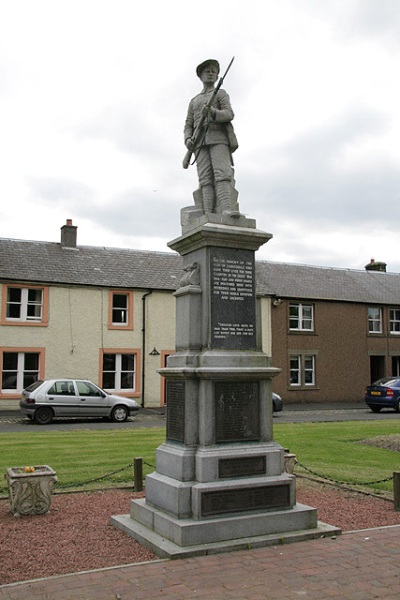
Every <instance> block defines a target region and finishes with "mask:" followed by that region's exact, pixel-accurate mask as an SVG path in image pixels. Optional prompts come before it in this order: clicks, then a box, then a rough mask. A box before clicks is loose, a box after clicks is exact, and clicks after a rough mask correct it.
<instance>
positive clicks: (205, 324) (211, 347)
mask: <svg viewBox="0 0 400 600" xmlns="http://www.w3.org/2000/svg"><path fill="white" fill-rule="evenodd" d="M182 223H183V235H182V237H180V238H178V239H176V240H174V241H173V242H171V243H170V244H169V246H170V247H171V248H173V249H174V250H176V251H177V252H179V253H180V254H181V256H182V257H183V265H184V271H183V275H182V278H181V281H180V287H179V288H178V289H177V291H176V292H175V296H176V321H177V325H176V352H175V354H173V355H172V356H170V357H169V359H168V364H167V367H166V368H165V369H162V370H161V371H160V373H161V374H162V375H163V376H164V377H165V378H166V389H167V430H166V441H165V443H163V444H162V445H161V446H160V447H159V448H158V449H157V456H156V471H155V472H154V473H152V474H151V475H149V476H147V478H146V499H145V500H134V501H132V502H131V511H130V515H122V516H117V517H113V518H112V522H113V523H114V524H115V525H117V526H118V527H120V528H122V529H123V530H125V531H126V532H127V533H129V534H130V535H132V536H133V537H135V538H136V539H138V540H139V541H140V542H141V543H143V544H145V545H147V546H149V547H150V548H152V549H153V550H154V551H155V552H156V553H157V554H158V555H159V556H162V557H175V556H189V555H196V554H206V553H210V552H221V551H226V550H228V549H235V548H243V547H248V546H249V545H252V546H256V545H266V544H269V543H271V544H272V543H277V542H278V541H282V540H287V541H289V540H290V541H292V540H295V539H305V538H307V537H316V536H320V535H322V534H324V535H325V534H329V533H330V532H332V533H333V532H335V533H337V532H338V530H337V529H336V528H333V527H330V526H328V525H323V524H321V523H319V522H318V521H317V511H316V510H315V509H314V508H311V507H307V506H303V505H299V504H298V503H297V502H296V479H295V476H294V475H293V474H290V473H287V472H286V470H285V466H284V450H283V448H282V447H281V446H280V445H279V444H277V443H276V442H274V440H273V433H272V390H271V381H272V379H273V377H274V376H275V375H277V374H278V373H279V369H276V368H274V367H273V366H272V365H271V358H270V357H269V356H267V355H266V354H264V353H263V352H262V351H261V350H260V345H261V344H260V343H259V338H258V333H257V332H258V330H259V329H260V328H259V327H257V321H258V316H257V311H256V295H255V251H256V250H257V249H258V248H259V247H260V246H261V245H262V244H264V243H265V242H267V241H268V240H269V239H270V238H271V237H272V236H271V235H270V234H268V233H265V232H262V231H259V230H257V229H256V228H255V222H254V221H253V220H249V219H246V217H244V216H243V215H240V216H239V217H236V216H235V217H231V216H229V215H220V216H218V215H208V216H207V215H203V216H198V215H194V216H193V215H192V217H191V218H188V214H187V212H186V213H185V215H184V218H182Z"/></svg>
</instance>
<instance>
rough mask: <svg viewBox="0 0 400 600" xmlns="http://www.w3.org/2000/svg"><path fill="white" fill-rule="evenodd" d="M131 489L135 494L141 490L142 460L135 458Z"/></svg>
mask: <svg viewBox="0 0 400 600" xmlns="http://www.w3.org/2000/svg"><path fill="white" fill-rule="evenodd" d="M133 489H134V490H135V492H141V491H142V490H143V459H142V458H135V459H134V460H133Z"/></svg>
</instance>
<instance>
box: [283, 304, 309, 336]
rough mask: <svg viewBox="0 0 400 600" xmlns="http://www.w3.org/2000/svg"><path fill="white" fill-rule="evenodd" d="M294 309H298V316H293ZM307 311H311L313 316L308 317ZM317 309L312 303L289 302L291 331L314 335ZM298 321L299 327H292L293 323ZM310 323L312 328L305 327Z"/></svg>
mask: <svg viewBox="0 0 400 600" xmlns="http://www.w3.org/2000/svg"><path fill="white" fill-rule="evenodd" d="M292 308H294V309H297V316H292V315H291V310H292ZM306 309H307V310H308V309H310V312H311V316H309V317H308V316H306V315H305V311H306ZM314 313H315V309H314V304H313V303H310V302H289V331H290V332H292V331H298V332H301V333H313V332H314V331H315V314H314ZM294 320H297V327H292V324H291V321H294ZM306 322H310V325H311V326H310V327H305V326H304V325H305V323H306Z"/></svg>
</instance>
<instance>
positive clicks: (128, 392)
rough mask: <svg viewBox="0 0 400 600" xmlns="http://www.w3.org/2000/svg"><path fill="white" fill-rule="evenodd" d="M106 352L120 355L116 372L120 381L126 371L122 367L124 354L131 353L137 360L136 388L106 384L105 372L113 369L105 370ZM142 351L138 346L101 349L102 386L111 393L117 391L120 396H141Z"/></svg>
mask: <svg viewBox="0 0 400 600" xmlns="http://www.w3.org/2000/svg"><path fill="white" fill-rule="evenodd" d="M106 354H113V355H115V356H116V357H120V358H118V359H117V361H116V362H117V363H119V364H117V367H118V368H117V369H116V371H115V372H117V373H118V377H119V382H120V381H121V375H122V373H123V372H124V371H123V370H122V369H121V366H122V355H131V356H133V357H134V361H135V368H134V370H133V384H134V388H118V387H116V388H110V387H106V386H105V385H104V373H105V372H107V373H108V372H111V371H104V368H103V366H104V362H103V361H104V356H105V355H106ZM140 361H141V352H140V349H138V348H128V349H127V348H103V349H102V350H101V351H100V365H99V374H100V377H99V381H101V386H100V387H101V388H102V389H104V390H106V391H107V392H109V393H116V394H118V395H119V396H128V397H130V398H137V397H139V396H140V394H141V391H140V365H141V362H140Z"/></svg>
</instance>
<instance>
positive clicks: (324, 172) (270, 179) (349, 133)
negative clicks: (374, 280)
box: [240, 110, 400, 226]
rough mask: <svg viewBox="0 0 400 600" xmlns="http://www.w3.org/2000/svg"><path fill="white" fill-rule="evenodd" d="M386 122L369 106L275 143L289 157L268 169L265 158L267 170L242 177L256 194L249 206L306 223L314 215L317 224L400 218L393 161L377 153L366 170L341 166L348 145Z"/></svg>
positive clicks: (381, 128)
mask: <svg viewBox="0 0 400 600" xmlns="http://www.w3.org/2000/svg"><path fill="white" fill-rule="evenodd" d="M387 126H388V123H387V121H386V119H385V118H384V117H383V116H382V115H380V114H379V113H375V112H372V111H366V110H365V111H360V113H359V114H358V115H357V116H354V115H346V116H344V117H343V118H342V119H341V120H339V121H338V122H336V123H331V124H330V125H329V126H327V127H325V128H324V129H320V130H318V131H313V132H309V133H308V134H304V135H302V136H299V137H297V138H296V139H295V140H293V141H292V142H291V143H290V144H287V145H286V146H285V147H282V148H277V149H276V154H277V156H278V157H279V156H283V157H284V158H285V161H284V163H283V164H284V167H279V168H276V169H275V170H273V169H272V167H271V170H269V167H268V159H267V158H265V164H266V167H265V172H263V173H260V174H258V175H255V174H254V173H253V174H252V176H251V178H250V177H246V175H245V176H244V178H243V177H241V179H240V185H241V187H242V188H243V189H245V190H246V195H247V197H248V198H250V199H252V200H250V201H251V202H252V206H251V207H250V209H253V210H259V211H262V212H265V213H267V214H268V215H269V218H279V217H280V216H281V215H283V214H284V215H285V217H286V218H287V219H289V220H295V219H296V220H298V221H299V223H302V224H303V226H306V225H307V222H308V221H309V220H310V218H312V220H313V221H314V222H317V224H318V225H319V226H321V224H323V223H324V222H325V223H330V224H332V223H334V222H336V223H337V224H338V225H341V224H344V223H353V224H354V225H355V226H359V225H360V224H362V223H364V224H371V223H384V222H386V221H387V218H388V215H390V218H392V219H398V218H400V202H399V197H400V172H399V170H398V169H397V168H396V166H395V165H393V164H390V163H385V162H383V161H382V160H379V157H378V156H377V160H376V163H375V164H373V165H372V166H370V167H369V168H365V167H364V168H363V169H362V170H360V169H358V168H357V167H353V168H351V167H349V166H347V167H343V168H342V167H341V166H340V157H341V155H342V153H343V151H344V150H345V149H346V147H347V146H348V145H351V144H353V143H355V142H357V143H362V140H363V139H364V138H365V139H368V140H369V139H370V137H371V136H374V134H377V133H381V132H384V131H385V130H386V128H387ZM272 164H273V162H272ZM248 190H251V193H249V191H248Z"/></svg>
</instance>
